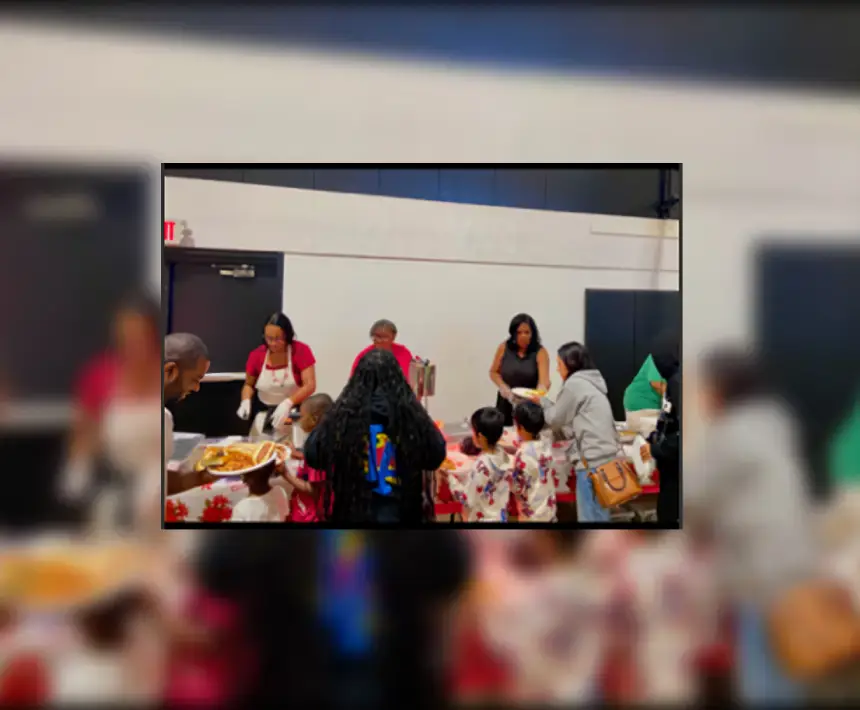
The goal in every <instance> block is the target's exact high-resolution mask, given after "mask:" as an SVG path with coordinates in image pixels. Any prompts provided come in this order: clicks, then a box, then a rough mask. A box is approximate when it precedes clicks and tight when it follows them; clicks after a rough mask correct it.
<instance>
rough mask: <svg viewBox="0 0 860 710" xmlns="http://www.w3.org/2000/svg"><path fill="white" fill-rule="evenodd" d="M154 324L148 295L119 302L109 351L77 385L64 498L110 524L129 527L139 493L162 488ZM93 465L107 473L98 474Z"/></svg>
mask: <svg viewBox="0 0 860 710" xmlns="http://www.w3.org/2000/svg"><path fill="white" fill-rule="evenodd" d="M160 321H161V306H160V304H159V303H158V301H157V300H155V299H154V298H152V297H150V296H149V295H148V294H141V295H137V296H135V297H133V298H131V299H129V300H128V301H126V302H125V303H123V304H122V306H121V307H120V308H119V310H118V311H117V315H116V317H115V320H114V323H113V343H112V347H111V349H110V350H109V351H107V352H105V353H103V354H101V355H99V356H97V357H96V358H94V359H93V360H92V361H91V362H90V363H89V364H88V366H87V367H86V368H85V369H84V371H83V372H82V374H81V376H80V378H79V379H78V382H77V385H76V388H75V405H76V407H75V419H74V422H73V427H72V437H71V442H70V448H69V453H68V458H67V464H66V469H65V471H64V475H63V479H62V481H61V487H62V494H63V496H64V497H65V498H66V499H67V500H70V501H78V502H85V501H87V499H89V501H88V502H89V503H91V506H90V508H91V509H90V511H89V512H90V514H91V516H93V515H94V516H95V518H98V520H99V524H105V525H107V526H108V527H113V526H115V525H123V526H125V525H130V524H132V521H133V520H135V521H136V520H137V519H138V513H139V512H140V511H138V509H137V506H138V503H139V502H140V501H141V500H142V498H141V497H140V496H142V495H144V490H150V489H151V490H152V491H156V490H160V486H161V478H162V476H161V469H162V467H163V459H162V457H161V428H162V421H161V420H162V418H161V412H162V406H161V396H162V384H161V374H162V365H161V349H162V338H161V332H160V331H161V325H160ZM98 461H101V462H104V463H107V464H109V465H108V469H109V471H101V470H100V469H99V467H97V466H96V464H97V462H98ZM96 473H99V475H100V480H96V479H95V477H94V474H96ZM95 518H92V519H91V522H96V521H95Z"/></svg>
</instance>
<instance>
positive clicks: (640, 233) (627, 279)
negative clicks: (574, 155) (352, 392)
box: [164, 178, 678, 421]
mask: <svg viewBox="0 0 860 710" xmlns="http://www.w3.org/2000/svg"><path fill="white" fill-rule="evenodd" d="M164 196H165V197H164V199H165V214H166V215H167V216H168V218H169V219H174V220H177V221H180V220H184V221H186V222H187V224H188V227H189V228H190V229H191V230H192V232H193V238H194V241H195V244H196V245H197V246H198V247H208V248H219V249H239V248H241V249H258V250H266V251H281V252H285V254H286V257H285V268H284V294H285V297H284V311H285V312H286V313H287V314H288V315H289V316H290V318H291V319H292V320H293V322H294V324H295V326H296V330H297V332H298V333H299V337H300V338H301V339H303V340H305V341H306V342H308V343H309V344H310V345H311V346H312V347H313V348H314V352H315V353H316V356H317V360H318V365H317V378H318V382H319V387H320V390H321V391H326V392H329V393H330V394H333V395H337V393H339V392H340V390H341V388H342V387H343V384H344V382H345V381H346V378H347V376H348V374H349V367H350V365H351V364H352V361H353V358H354V357H355V355H356V353H357V352H358V351H359V350H360V349H361V348H363V347H365V346H366V345H367V344H368V342H369V340H368V334H367V331H368V328H369V327H370V324H371V323H373V321H375V320H377V319H378V318H389V319H391V320H393V321H394V322H395V323H397V326H398V329H399V331H400V340H401V342H403V343H404V344H405V345H407V346H408V347H409V348H410V349H411V350H413V352H415V353H416V354H419V355H421V356H423V357H428V358H430V359H432V360H433V361H435V362H436V363H437V365H438V388H437V396H436V397H435V398H434V399H433V401H432V402H431V411H432V412H433V414H434V415H435V416H438V417H439V418H442V419H444V420H446V421H453V420H459V419H461V418H462V417H464V416H466V415H467V414H469V413H471V412H472V411H473V410H474V409H475V408H477V407H478V406H481V405H483V404H488V403H492V401H493V398H494V396H495V395H494V392H495V390H494V388H493V385H492V384H491V383H490V381H489V377H488V374H487V372H488V370H489V365H490V361H491V360H492V356H493V353H494V351H495V348H496V346H497V345H498V344H499V343H500V342H501V341H502V340H503V339H504V338H505V337H506V333H507V324H508V322H509V321H510V318H511V317H512V316H513V315H514V314H516V313H518V312H520V311H525V312H528V313H530V314H531V315H533V316H534V318H535V319H536V320H537V322H538V326H539V328H540V329H541V334H542V337H543V339H544V342H545V343H546V345H547V347H548V348H549V349H550V351H551V353H554V352H555V349H556V348H558V346H559V345H561V344H562V343H564V342H566V341H568V340H581V339H582V338H583V336H584V333H585V323H584V315H585V289H586V288H655V289H677V288H678V238H677V237H678V223H677V222H675V221H660V220H649V219H634V218H625V217H608V216H601V215H587V214H570V213H563V212H546V211H539V210H520V209H509V208H501V207H485V206H475V205H460V204H450V203H444V202H430V201H423V200H407V199H398V198H390V197H375V196H366V195H349V194H341V193H332V192H320V191H313V190H295V189H290V188H279V187H268V186H259V185H245V184H231V183H222V182H213V181H208V180H190V179H183V178H167V180H166V181H165V189H164ZM559 384H560V383H559V381H558V378H557V377H555V378H554V386H555V387H558V386H559Z"/></svg>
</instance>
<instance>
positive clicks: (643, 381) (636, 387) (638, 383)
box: [624, 355, 666, 412]
mask: <svg viewBox="0 0 860 710" xmlns="http://www.w3.org/2000/svg"><path fill="white" fill-rule="evenodd" d="M665 387H666V380H664V379H663V378H662V377H661V376H660V371H659V370H658V369H657V366H656V365H655V364H654V358H652V357H651V356H650V355H649V356H648V357H647V358H646V360H645V362H644V363H642V367H640V368H639V372H638V373H636V377H634V378H633V381H632V382H631V383H630V384H629V385H628V386H627V389H626V390H624V409H625V410H626V411H628V412H641V411H643V410H655V409H656V410H659V409H661V408H662V407H663V391H664V390H665Z"/></svg>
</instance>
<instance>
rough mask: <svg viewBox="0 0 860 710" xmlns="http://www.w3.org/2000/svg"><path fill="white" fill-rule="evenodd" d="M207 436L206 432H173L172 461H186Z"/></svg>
mask: <svg viewBox="0 0 860 710" xmlns="http://www.w3.org/2000/svg"><path fill="white" fill-rule="evenodd" d="M205 438H206V436H205V435H204V434H194V433H190V432H184V431H175V432H173V453H172V455H171V457H170V460H171V461H178V462H182V461H185V459H187V458H188V457H189V456H190V455H191V452H192V451H194V449H196V448H197V447H198V446H199V445H200V444H202V443H203V440H204V439H205Z"/></svg>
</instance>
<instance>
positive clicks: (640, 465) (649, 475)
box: [628, 434, 657, 486]
mask: <svg viewBox="0 0 860 710" xmlns="http://www.w3.org/2000/svg"><path fill="white" fill-rule="evenodd" d="M646 443H647V442H646V441H645V437H643V436H642V435H641V434H639V435H637V436H636V438H634V439H633V444H632V445H631V446H630V447H629V448H628V452H629V455H630V458H631V459H632V460H633V468H634V469H636V475H637V476H638V477H639V483H641V484H642V485H643V486H650V485H651V484H652V483H653V479H654V471H655V470H656V469H657V464H656V462H655V461H654V459H653V458H649V459H648V460H647V461H645V460H644V459H643V458H642V447H643V446H645V444H646Z"/></svg>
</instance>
